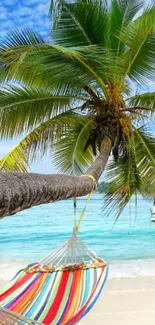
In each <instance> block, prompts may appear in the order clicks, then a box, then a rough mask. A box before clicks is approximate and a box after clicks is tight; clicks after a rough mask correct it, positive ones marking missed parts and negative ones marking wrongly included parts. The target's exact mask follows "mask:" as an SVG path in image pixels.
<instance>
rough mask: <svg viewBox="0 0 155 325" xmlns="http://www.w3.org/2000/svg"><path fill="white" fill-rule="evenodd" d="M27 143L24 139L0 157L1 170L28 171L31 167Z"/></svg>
mask: <svg viewBox="0 0 155 325" xmlns="http://www.w3.org/2000/svg"><path fill="white" fill-rule="evenodd" d="M25 149H26V147H25V143H23V142H22V141H21V142H20V143H18V144H17V145H16V146H15V147H13V148H12V149H11V150H10V151H9V153H8V154H7V155H5V156H4V157H3V158H1V159H0V171H1V170H2V171H5V172H10V171H14V172H27V170H28V168H29V164H28V157H27V152H26V150H25Z"/></svg>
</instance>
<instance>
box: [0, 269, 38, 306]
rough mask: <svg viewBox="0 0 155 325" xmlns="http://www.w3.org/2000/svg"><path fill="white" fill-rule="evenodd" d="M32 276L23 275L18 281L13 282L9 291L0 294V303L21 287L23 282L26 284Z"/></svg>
mask: <svg viewBox="0 0 155 325" xmlns="http://www.w3.org/2000/svg"><path fill="white" fill-rule="evenodd" d="M22 272H23V271H22ZM33 275H34V274H30V273H25V274H24V276H22V278H21V279H20V280H17V282H15V284H14V285H13V286H12V287H11V288H10V289H8V290H7V291H5V292H4V293H2V294H0V301H3V300H4V299H5V298H7V297H8V296H9V295H10V294H11V293H12V292H14V291H15V290H16V289H18V288H19V287H20V286H21V285H23V284H24V283H25V282H27V281H28V280H29V279H30V278H31V277H32V276H33Z"/></svg>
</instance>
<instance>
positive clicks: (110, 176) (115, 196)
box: [105, 127, 155, 217]
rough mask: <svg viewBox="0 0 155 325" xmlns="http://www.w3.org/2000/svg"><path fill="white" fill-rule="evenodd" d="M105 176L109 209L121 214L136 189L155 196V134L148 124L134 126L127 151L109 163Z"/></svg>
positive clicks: (106, 202)
mask: <svg viewBox="0 0 155 325" xmlns="http://www.w3.org/2000/svg"><path fill="white" fill-rule="evenodd" d="M105 177H106V178H105V180H106V181H107V182H108V184H107V189H106V194H105V208H107V213H109V212H110V211H112V210H113V209H115V211H116V214H117V217H118V216H119V215H120V213H121V212H122V210H123V209H124V207H125V206H126V204H127V203H128V202H129V200H130V198H131V197H132V196H133V195H134V194H136V193H141V194H142V195H143V196H147V195H148V194H149V195H150V196H151V195H152V197H154V193H155V181H154V179H155V138H154V137H153V135H152V134H151V133H150V132H148V131H147V130H146V128H144V127H141V128H139V129H137V128H134V130H133V132H132V136H131V138H129V143H128V145H127V152H126V155H125V156H124V158H123V159H120V160H118V161H117V162H113V163H110V164H109V166H108V168H107V174H106V176H105Z"/></svg>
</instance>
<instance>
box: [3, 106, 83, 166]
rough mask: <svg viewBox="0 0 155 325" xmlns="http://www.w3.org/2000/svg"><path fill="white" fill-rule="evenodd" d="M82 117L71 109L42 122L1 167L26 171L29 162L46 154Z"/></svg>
mask: <svg viewBox="0 0 155 325" xmlns="http://www.w3.org/2000/svg"><path fill="white" fill-rule="evenodd" d="M81 119H82V120H83V117H81V116H80V115H79V114H76V113H74V112H73V111H72V110H70V111H68V112H65V113H62V114H59V115H58V116H55V117H53V118H51V119H49V120H48V121H46V122H43V123H41V124H40V125H39V126H38V127H36V128H35V129H34V130H33V131H32V132H31V133H29V134H28V135H26V137H25V138H24V139H23V140H22V141H20V143H19V144H18V145H17V146H16V147H15V148H13V149H12V150H11V151H10V152H9V154H7V155H6V156H5V157H3V158H2V159H1V160H0V169H1V170H5V171H9V170H13V171H26V170H27V167H28V166H29V164H31V163H32V162H33V161H35V160H36V159H37V158H39V157H42V156H44V155H45V153H46V152H47V151H48V150H49V149H50V147H51V146H52V145H53V143H54V141H55V140H57V141H58V140H59V139H61V138H63V137H64V134H66V132H69V130H70V129H71V130H72V129H73V126H74V125H75V124H76V123H78V121H79V120H81ZM67 130H68V131H67Z"/></svg>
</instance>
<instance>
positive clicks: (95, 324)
mask: <svg viewBox="0 0 155 325" xmlns="http://www.w3.org/2000/svg"><path fill="white" fill-rule="evenodd" d="M5 283H6V281H5V282H4V281H3V280H0V287H2V286H3V285H4V284H5ZM80 324H81V325H104V324H105V325H129V324H130V325H155V277H139V278H133V279H131V278H130V279H128V278H122V279H114V280H108V281H107V283H106V285H105V289H104V291H103V294H102V296H101V297H100V299H99V300H98V302H97V303H96V305H95V307H94V308H93V309H92V310H91V311H90V312H89V313H88V315H87V316H86V317H85V318H83V319H82V320H81V322H80Z"/></svg>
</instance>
